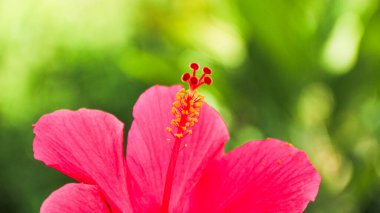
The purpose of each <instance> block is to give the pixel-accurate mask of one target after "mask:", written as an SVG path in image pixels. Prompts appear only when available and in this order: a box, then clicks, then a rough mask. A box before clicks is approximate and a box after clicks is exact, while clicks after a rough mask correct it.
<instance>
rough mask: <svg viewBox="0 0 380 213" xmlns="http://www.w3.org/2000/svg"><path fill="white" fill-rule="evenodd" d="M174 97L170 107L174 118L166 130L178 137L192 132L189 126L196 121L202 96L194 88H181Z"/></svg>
mask: <svg viewBox="0 0 380 213" xmlns="http://www.w3.org/2000/svg"><path fill="white" fill-rule="evenodd" d="M175 97H176V100H175V101H174V102H173V104H172V106H173V107H172V109H171V114H172V115H173V116H174V118H173V119H172V120H171V122H170V125H171V126H170V127H167V128H166V130H167V131H168V132H169V133H172V135H173V136H174V137H175V138H178V139H180V138H183V137H184V136H186V135H190V134H192V133H193V130H192V129H191V128H192V127H193V126H194V125H195V123H196V122H198V117H199V112H200V109H201V107H202V102H203V101H204V96H203V95H201V94H200V93H198V92H197V91H196V90H185V89H181V90H180V91H179V92H178V93H177V94H176V96H175Z"/></svg>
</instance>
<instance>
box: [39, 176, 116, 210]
mask: <svg viewBox="0 0 380 213" xmlns="http://www.w3.org/2000/svg"><path fill="white" fill-rule="evenodd" d="M40 212H41V213H73V212H81V213H103V212H110V210H109V209H108V207H107V204H106V202H105V201H104V199H103V197H102V195H101V192H100V191H99V190H98V188H97V187H96V186H93V185H87V184H74V183H70V184H66V185H64V186H63V187H61V188H59V189H58V190H56V191H54V192H53V193H51V194H50V195H49V197H48V198H47V199H46V200H45V201H44V203H43V204H42V206H41V211H40Z"/></svg>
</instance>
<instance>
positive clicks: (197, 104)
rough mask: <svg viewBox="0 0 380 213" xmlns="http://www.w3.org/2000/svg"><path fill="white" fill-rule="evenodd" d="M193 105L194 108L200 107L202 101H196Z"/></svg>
mask: <svg viewBox="0 0 380 213" xmlns="http://www.w3.org/2000/svg"><path fill="white" fill-rule="evenodd" d="M194 106H195V107H196V108H200V107H201V106H202V102H197V103H195V104H194Z"/></svg>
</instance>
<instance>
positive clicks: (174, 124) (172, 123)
mask: <svg viewBox="0 0 380 213" xmlns="http://www.w3.org/2000/svg"><path fill="white" fill-rule="evenodd" d="M170 124H171V125H172V126H178V122H177V121H175V120H174V119H173V120H172V121H171V122H170Z"/></svg>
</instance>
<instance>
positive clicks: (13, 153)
mask: <svg viewBox="0 0 380 213" xmlns="http://www.w3.org/2000/svg"><path fill="white" fill-rule="evenodd" d="M191 62H199V63H200V64H201V65H202V66H205V65H207V66H210V67H211V68H213V70H214V74H213V78H214V84H213V86H211V87H208V88H204V89H203V91H204V93H205V94H206V97H207V101H208V102H209V103H210V104H212V105H213V106H214V107H215V108H217V109H218V110H219V111H220V112H221V114H222V116H223V117H224V119H225V120H226V122H227V125H228V127H229V130H230V134H231V142H230V143H229V145H228V149H232V148H234V147H236V146H239V145H241V144H242V143H244V142H246V141H248V140H252V139H260V138H266V137H275V138H280V139H283V140H286V141H289V142H291V143H293V144H294V145H295V146H297V147H299V148H301V149H303V150H305V151H306V152H307V153H308V155H309V157H310V159H311V161H312V162H313V164H314V165H315V166H316V167H317V169H318V170H319V172H320V173H321V175H322V179H323V181H322V185H321V187H320V192H319V194H318V197H317V200H316V202H315V203H312V204H310V205H309V206H308V208H307V210H306V212H322V213H325V212H326V213H329V212H345V213H351V212H352V213H354V212H380V155H379V153H380V151H379V147H380V96H379V95H380V93H379V92H380V70H379V68H380V6H379V1H378V0H268V1H260V0H251V1H248V0H247V1H245V0H240V1H235V0H224V1H218V0H209V1H206V0H182V1H181V0H172V1H169V0H144V1H133V0H125V1H123V0H111V1H100V0H79V1H78V0H65V1H63V0H34V1H28V0H17V1H15V0H0V172H1V173H0V212H38V209H39V207H40V205H41V202H42V201H43V200H44V199H45V198H46V197H47V196H48V195H49V194H50V193H51V192H52V191H54V190H55V189H57V188H59V187H60V186H62V185H63V184H64V183H67V182H72V180H71V179H69V178H67V177H65V175H63V174H60V173H59V172H57V171H55V170H54V169H51V168H48V167H46V166H44V165H43V164H42V163H40V162H38V161H35V160H34V159H33V152H32V141H33V133H32V124H33V123H34V122H36V121H37V120H38V118H39V117H40V116H41V115H43V114H45V113H49V112H51V111H54V110H56V109H62V108H69V109H77V108H80V107H87V108H96V109H101V110H104V111H107V112H110V113H112V114H114V115H116V116H117V117H118V118H119V119H120V120H122V121H123V122H124V123H126V125H127V129H128V126H129V124H130V123H131V119H132V118H131V110H132V106H133V104H134V102H135V101H136V100H137V98H138V96H139V95H140V94H141V93H142V92H143V91H144V90H145V89H147V88H148V87H150V86H152V85H154V84H162V85H172V84H177V83H179V77H180V76H181V74H182V73H183V72H185V71H188V70H189V68H188V64H189V63H191Z"/></svg>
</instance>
